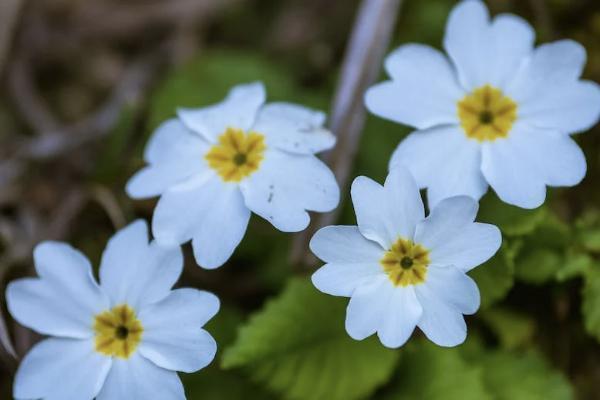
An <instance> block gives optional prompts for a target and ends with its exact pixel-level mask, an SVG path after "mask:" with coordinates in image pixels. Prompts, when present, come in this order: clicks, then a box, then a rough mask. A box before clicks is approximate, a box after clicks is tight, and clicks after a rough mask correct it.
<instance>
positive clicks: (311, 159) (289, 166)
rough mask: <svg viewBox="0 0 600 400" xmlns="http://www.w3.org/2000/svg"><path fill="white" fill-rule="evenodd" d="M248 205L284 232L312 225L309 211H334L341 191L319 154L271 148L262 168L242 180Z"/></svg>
mask: <svg viewBox="0 0 600 400" xmlns="http://www.w3.org/2000/svg"><path fill="white" fill-rule="evenodd" d="M240 188H241V189H242V193H243V194H244V199H245V202H246V206H248V208H250V210H252V211H253V212H255V213H256V214H258V215H260V216H261V217H263V218H264V219H266V220H267V221H269V222H270V223H272V224H273V226H275V228H277V229H279V230H280V231H283V232H298V231H301V230H303V229H305V228H306V227H307V226H308V223H309V221H310V217H309V215H308V213H307V212H306V210H309V211H317V212H326V211H331V210H333V209H334V208H335V207H336V206H337V204H338V203H339V199H340V191H339V187H338V185H337V182H336V180H335V176H334V175H333V173H332V172H331V170H330V169H329V168H328V167H327V166H326V165H325V164H324V163H323V162H322V161H321V160H319V159H318V158H317V157H315V156H308V155H295V154H290V153H285V152H282V151H279V150H275V149H269V150H267V152H266V154H265V159H264V160H263V161H262V164H261V166H260V168H259V170H258V171H256V172H255V173H254V174H252V175H251V176H249V177H248V178H247V179H246V180H244V181H242V182H241V183H240Z"/></svg>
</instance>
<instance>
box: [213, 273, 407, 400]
mask: <svg viewBox="0 0 600 400" xmlns="http://www.w3.org/2000/svg"><path fill="white" fill-rule="evenodd" d="M346 303H347V300H346V299H340V298H334V297H331V296H327V295H324V294H322V293H319V292H318V291H317V290H316V289H315V288H314V287H313V286H312V285H311V283H310V282H309V281H308V280H305V279H294V280H292V281H291V282H290V283H289V285H288V286H287V287H286V289H285V290H284V292H283V293H282V294H281V295H280V296H279V297H277V298H275V299H273V300H271V301H270V302H269V303H268V304H266V306H265V307H264V309H263V310H262V311H259V312H258V313H257V314H255V315H254V316H253V317H252V318H251V319H250V321H249V322H248V323H247V324H246V325H245V326H243V327H242V328H241V329H240V331H239V335H238V338H237V340H236V342H235V343H234V344H233V345H232V346H231V347H229V348H228V349H226V351H225V353H224V357H223V367H224V368H233V367H245V369H246V371H247V372H248V373H249V374H250V375H251V376H252V377H253V379H254V380H256V381H258V382H261V383H262V384H264V385H266V386H267V387H269V388H270V389H271V390H273V391H274V392H276V393H279V394H280V395H282V396H283V397H284V398H286V399H302V400H304V399H311V400H313V399H314V400H319V399H328V400H329V399H332V400H336V399H340V400H341V399H359V398H364V397H365V396H367V395H369V394H370V393H371V392H373V391H374V390H375V389H376V388H377V387H378V386H379V385H381V384H383V383H385V382H386V381H387V379H388V378H389V377H390V375H391V374H392V372H393V369H394V366H395V365H396V363H397V360H398V357H399V354H400V353H399V352H398V351H393V350H389V349H386V348H385V347H383V346H382V345H381V344H380V343H379V342H378V341H377V339H376V338H370V339H367V340H364V341H360V342H359V341H355V340H353V339H351V338H350V337H349V336H348V334H347V333H346V332H345V330H344V322H343V321H344V315H345V305H346Z"/></svg>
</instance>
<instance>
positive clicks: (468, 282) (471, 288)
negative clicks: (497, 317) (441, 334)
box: [423, 265, 480, 314]
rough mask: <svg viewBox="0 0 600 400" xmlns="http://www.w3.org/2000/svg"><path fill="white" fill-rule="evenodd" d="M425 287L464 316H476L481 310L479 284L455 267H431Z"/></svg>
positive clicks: (428, 269) (428, 270)
mask: <svg viewBox="0 0 600 400" xmlns="http://www.w3.org/2000/svg"><path fill="white" fill-rule="evenodd" d="M423 285H427V286H428V288H429V289H430V290H431V292H432V293H435V294H436V296H437V297H439V298H440V300H441V301H443V302H445V303H447V304H450V305H452V306H453V307H454V308H456V310H457V311H459V312H461V313H463V314H475V312H476V311H477V310H478V309H479V304H480V296H479V289H478V288H477V284H476V283H475V281H474V280H473V279H471V277H469V276H468V275H467V274H466V273H465V272H463V271H461V270H460V269H458V268H456V267H455V266H453V265H444V266H440V265H430V266H429V267H428V268H427V279H426V280H425V282H424V283H423Z"/></svg>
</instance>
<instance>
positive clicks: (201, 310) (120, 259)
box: [6, 220, 219, 400]
mask: <svg viewBox="0 0 600 400" xmlns="http://www.w3.org/2000/svg"><path fill="white" fill-rule="evenodd" d="M33 255H34V261H35V267H36V270H37V273H38V275H39V278H26V279H19V280H16V281H13V282H11V283H10V284H9V285H8V288H7V293H6V298H7V304H8V310H9V311H10V313H11V314H12V316H13V317H14V318H15V319H16V320H17V321H19V322H20V323H21V324H22V325H24V326H27V327H29V328H31V329H33V330H35V331H36V332H38V333H40V334H42V335H48V336H50V338H47V339H44V340H42V341H41V342H40V343H38V344H37V345H35V346H34V347H33V348H32V349H31V351H29V353H28V354H27V355H26V356H25V358H24V359H23V361H22V362H21V365H20V366H19V369H18V371H17V374H16V377H15V381H14V387H13V395H14V397H15V398H16V399H44V400H92V399H94V398H96V399H97V400H119V399H127V400H147V399H161V400H179V399H185V393H184V389H183V386H182V384H181V381H180V380H179V377H178V376H177V372H175V371H183V372H194V371H197V370H199V369H201V368H203V367H205V366H206V365H208V364H209V363H210V362H211V361H212V359H213V358H214V356H215V353H216V349H217V345H216V343H215V341H214V339H213V338H212V337H211V336H210V334H209V333H208V332H206V331H205V330H203V329H202V326H203V325H204V324H205V323H206V322H207V321H208V320H209V319H211V318H212V317H213V316H214V315H215V314H216V313H217V311H218V309H219V300H218V299H217V297H216V296H214V295H213V294H211V293H208V292H203V291H200V290H196V289H187V288H186V289H175V290H171V287H172V286H173V284H174V283H175V282H176V281H177V279H178V278H179V276H180V275H181V271H182V268H183V257H182V253H181V249H180V248H179V247H177V248H164V247H161V246H159V245H158V244H157V243H156V242H151V243H148V228H147V226H146V223H145V222H144V221H141V220H140V221H136V222H134V223H132V224H130V225H128V226H127V227H125V228H124V229H122V230H120V231H119V232H117V233H116V234H115V236H113V238H112V239H111V240H110V241H109V242H108V245H107V247H106V250H105V251H104V254H103V255H102V260H101V263H100V272H99V275H100V284H99V285H98V283H96V280H95V278H94V276H93V273H92V267H91V265H90V262H89V261H88V260H87V258H86V257H85V256H84V255H83V254H81V253H80V252H79V251H77V250H75V249H74V248H72V247H71V246H69V245H67V244H65V243H58V242H43V243H41V244H39V245H38V246H37V247H36V248H35V250H34V254H33Z"/></svg>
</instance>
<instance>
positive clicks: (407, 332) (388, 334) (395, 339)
mask: <svg viewBox="0 0 600 400" xmlns="http://www.w3.org/2000/svg"><path fill="white" fill-rule="evenodd" d="M422 314H423V308H422V307H421V304H420V303H419V300H417V296H416V294H415V291H414V288H413V287H412V286H407V287H396V288H394V290H393V293H392V296H391V298H390V303H389V305H388V307H387V308H386V310H385V312H384V315H383V318H382V320H381V325H380V327H379V329H378V330H377V335H378V336H379V340H381V343H382V344H383V345H384V346H385V347H389V348H392V349H395V348H398V347H400V346H402V345H403V344H404V343H406V341H407V340H408V338H410V336H411V335H412V333H413V331H414V330H415V327H416V326H417V323H418V322H419V319H420V318H421V315H422Z"/></svg>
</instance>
